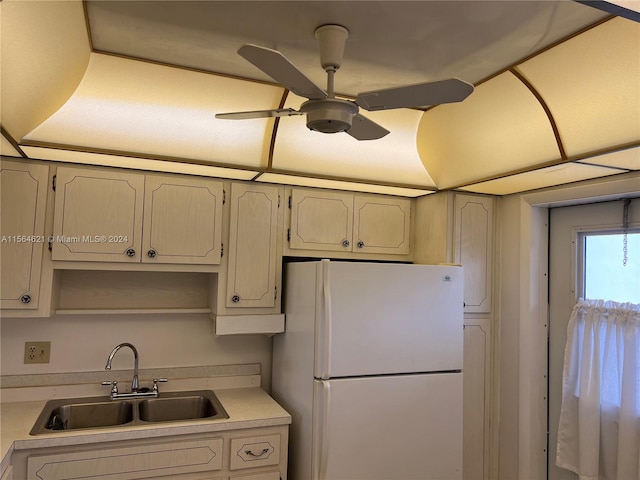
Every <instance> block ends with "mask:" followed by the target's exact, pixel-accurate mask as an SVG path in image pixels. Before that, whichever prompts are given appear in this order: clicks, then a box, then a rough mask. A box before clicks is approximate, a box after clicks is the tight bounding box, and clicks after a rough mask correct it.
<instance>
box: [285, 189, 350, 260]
mask: <svg viewBox="0 0 640 480" xmlns="http://www.w3.org/2000/svg"><path fill="white" fill-rule="evenodd" d="M290 235H291V238H290V242H289V248H292V249H305V250H325V251H346V252H349V251H351V241H352V236H353V194H352V193H338V192H323V191H307V190H293V191H292V194H291V231H290Z"/></svg>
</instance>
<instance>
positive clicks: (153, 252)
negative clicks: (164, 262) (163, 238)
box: [147, 248, 158, 258]
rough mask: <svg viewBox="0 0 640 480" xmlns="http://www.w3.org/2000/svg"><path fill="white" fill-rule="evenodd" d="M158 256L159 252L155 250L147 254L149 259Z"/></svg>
mask: <svg viewBox="0 0 640 480" xmlns="http://www.w3.org/2000/svg"><path fill="white" fill-rule="evenodd" d="M156 255H158V252H156V251H155V250H154V249H153V248H152V249H151V250H149V251H148V252H147V257H149V258H156Z"/></svg>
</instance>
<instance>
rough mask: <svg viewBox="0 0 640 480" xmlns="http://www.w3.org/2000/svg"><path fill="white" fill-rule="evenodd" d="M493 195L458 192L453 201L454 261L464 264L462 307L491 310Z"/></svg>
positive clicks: (470, 311) (486, 311) (469, 309)
mask: <svg viewBox="0 0 640 480" xmlns="http://www.w3.org/2000/svg"><path fill="white" fill-rule="evenodd" d="M492 232H493V198H490V197H479V196H474V195H460V194H457V195H456V197H455V201H454V251H455V262H457V263H460V264H462V266H463V267H464V304H465V308H464V311H465V312H466V313H488V312H490V311H491V270H492V251H493V246H492V242H493V233H492Z"/></svg>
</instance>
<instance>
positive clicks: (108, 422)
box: [45, 402, 133, 430]
mask: <svg viewBox="0 0 640 480" xmlns="http://www.w3.org/2000/svg"><path fill="white" fill-rule="evenodd" d="M132 420H133V405H132V404H131V403H130V402H95V403H94V402H92V403H76V404H71V405H61V406H60V407H58V408H56V409H54V410H53V412H51V415H50V416H49V421H48V422H47V425H46V426H45V428H47V429H49V430H75V429H77V428H96V427H112V426H114V425H122V424H125V423H129V422H131V421H132Z"/></svg>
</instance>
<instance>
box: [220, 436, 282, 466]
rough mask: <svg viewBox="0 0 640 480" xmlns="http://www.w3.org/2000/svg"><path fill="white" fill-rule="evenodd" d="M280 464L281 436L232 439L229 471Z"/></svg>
mask: <svg viewBox="0 0 640 480" xmlns="http://www.w3.org/2000/svg"><path fill="white" fill-rule="evenodd" d="M278 463H280V435H264V436H260V437H247V438H232V439H231V459H230V461H229V469H230V470H237V469H239V468H253V467H264V466H267V465H278Z"/></svg>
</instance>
